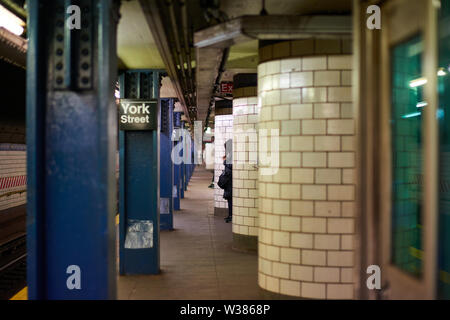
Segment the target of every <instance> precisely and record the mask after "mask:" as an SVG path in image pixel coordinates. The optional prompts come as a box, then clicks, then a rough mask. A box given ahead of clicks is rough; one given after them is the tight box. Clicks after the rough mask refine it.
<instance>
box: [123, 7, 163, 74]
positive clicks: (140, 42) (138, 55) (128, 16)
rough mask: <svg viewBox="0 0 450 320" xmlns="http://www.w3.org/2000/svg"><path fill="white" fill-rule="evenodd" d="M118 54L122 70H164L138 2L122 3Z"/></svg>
mask: <svg viewBox="0 0 450 320" xmlns="http://www.w3.org/2000/svg"><path fill="white" fill-rule="evenodd" d="M120 14H121V18H120V21H119V27H118V36H117V53H118V56H119V62H120V63H119V67H120V68H121V69H164V63H163V61H162V59H161V55H160V54H159V51H158V48H157V47H156V44H155V41H154V39H153V36H152V34H151V32H150V29H149V27H148V24H147V21H146V19H145V16H144V13H143V11H142V8H141V6H140V4H139V2H138V1H137V0H132V1H122V5H121V9H120Z"/></svg>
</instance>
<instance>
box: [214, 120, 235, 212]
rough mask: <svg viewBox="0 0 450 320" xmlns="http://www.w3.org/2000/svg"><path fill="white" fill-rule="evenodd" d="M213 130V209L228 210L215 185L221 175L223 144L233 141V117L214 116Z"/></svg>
mask: <svg viewBox="0 0 450 320" xmlns="http://www.w3.org/2000/svg"><path fill="white" fill-rule="evenodd" d="M214 122H215V128H214V144H215V146H214V149H215V151H214V153H215V165H214V180H215V191H214V207H215V208H225V209H226V208H228V203H227V201H226V200H225V199H224V198H223V190H222V189H220V188H219V186H218V185H217V181H219V176H220V174H221V173H222V171H223V169H224V166H223V156H224V155H225V147H224V144H225V142H226V141H227V140H228V139H233V115H232V114H227V115H221V116H218V115H216V116H215V120H214Z"/></svg>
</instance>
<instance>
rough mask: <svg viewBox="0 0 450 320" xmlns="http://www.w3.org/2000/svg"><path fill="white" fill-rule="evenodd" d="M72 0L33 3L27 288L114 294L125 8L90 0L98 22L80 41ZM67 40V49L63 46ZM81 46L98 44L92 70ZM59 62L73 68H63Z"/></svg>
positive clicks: (51, 295) (32, 295)
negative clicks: (64, 17) (68, 7)
mask: <svg viewBox="0 0 450 320" xmlns="http://www.w3.org/2000/svg"><path fill="white" fill-rule="evenodd" d="M64 4H65V1H64V0H59V1H58V0H54V1H45V2H42V1H39V2H38V1H28V2H27V10H28V32H29V34H28V36H29V39H30V41H29V49H28V67H27V144H28V159H27V170H28V194H27V197H28V199H27V200H28V201H27V219H28V221H27V247H28V262H27V264H28V266H27V268H28V270H27V271H28V279H27V281H28V297H29V299H114V298H115V297H116V254H115V252H116V251H115V234H116V233H115V213H116V197H117V192H116V178H115V154H116V150H117V145H116V139H115V135H116V132H117V131H116V130H117V121H116V119H117V114H116V112H115V108H114V87H113V86H112V84H113V83H114V80H115V78H116V69H117V62H116V54H115V50H114V49H115V47H116V44H115V43H116V23H117V20H118V13H119V8H118V6H117V5H116V4H117V2H115V1H107V0H103V1H99V2H98V3H97V5H95V6H94V5H93V3H92V2H91V1H85V0H83V1H82V4H83V5H84V6H87V7H90V8H87V9H88V11H89V12H92V15H88V16H87V17H86V21H87V24H88V25H89V26H90V27H85V29H83V30H82V32H85V33H87V34H89V35H90V40H89V41H85V42H83V43H82V44H80V43H78V42H77V39H72V40H71V41H65V40H67V39H64V37H65V35H66V34H67V33H65V31H67V30H64V28H67V27H65V24H64V23H63V24H62V25H58V24H57V23H56V20H57V19H60V17H59V16H58V15H59V12H60V10H58V9H59V8H58V7H62V8H64ZM62 12H63V13H64V10H63V11H62ZM88 29H89V30H88ZM60 32H62V33H60ZM62 34H64V36H62V38H61V39H59V38H58V36H59V35H62ZM100 35H101V36H100ZM61 43H64V49H65V50H66V51H62V52H59V51H58V50H54V48H57V47H58V46H61V45H62V44H61ZM80 45H81V46H85V47H88V48H89V52H88V54H87V55H85V56H84V57H83V58H82V59H90V61H91V64H90V65H89V66H88V68H85V69H83V70H81V69H79V68H78V67H77V61H79V59H81V58H80V57H77V50H79V47H80ZM91 52H96V53H97V55H95V56H94V55H92V56H91V55H90V53H91ZM72 53H73V54H74V58H72V56H71V54H72ZM59 61H61V62H64V63H65V62H67V61H69V62H70V63H71V64H72V66H73V68H70V69H69V68H68V66H66V67H64V64H63V65H62V66H61V68H60V67H59ZM95 74H99V75H100V76H98V77H97V76H94V75H95ZM60 77H61V78H60ZM77 275H79V277H77ZM71 276H73V277H72V278H71ZM77 278H78V279H79V280H80V282H79V284H80V286H78V285H77V284H78V283H77V282H78V281H76V280H75V279H77ZM71 279H74V280H73V281H71Z"/></svg>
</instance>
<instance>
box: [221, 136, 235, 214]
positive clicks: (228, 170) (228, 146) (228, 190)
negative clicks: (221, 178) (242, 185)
mask: <svg viewBox="0 0 450 320" xmlns="http://www.w3.org/2000/svg"><path fill="white" fill-rule="evenodd" d="M223 165H224V166H225V170H224V172H225V174H226V175H229V179H228V183H227V184H226V186H225V188H224V190H223V198H224V199H226V200H227V201H228V217H226V218H225V222H226V223H228V222H231V221H232V219H233V140H231V139H229V140H227V142H225V156H224V157H223Z"/></svg>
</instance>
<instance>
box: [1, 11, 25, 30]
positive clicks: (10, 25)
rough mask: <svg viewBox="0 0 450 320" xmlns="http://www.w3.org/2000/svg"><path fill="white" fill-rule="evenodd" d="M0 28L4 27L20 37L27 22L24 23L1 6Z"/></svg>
mask: <svg viewBox="0 0 450 320" xmlns="http://www.w3.org/2000/svg"><path fill="white" fill-rule="evenodd" d="M0 27H3V28H5V29H6V30H8V31H9V32H12V33H14V34H15V35H18V36H20V35H22V34H23V32H24V30H25V29H24V27H25V22H23V21H22V20H21V19H20V18H19V17H17V16H16V15H15V14H13V13H12V12H11V11H9V10H7V9H6V8H5V7H3V6H1V5H0Z"/></svg>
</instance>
